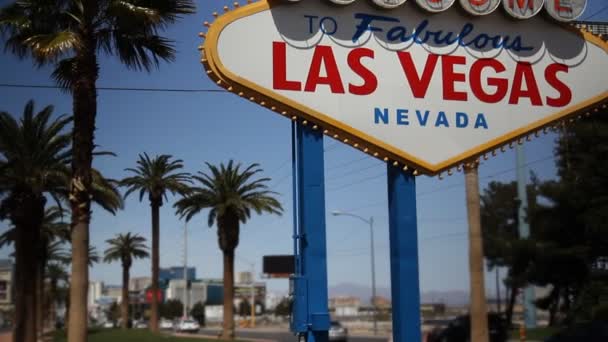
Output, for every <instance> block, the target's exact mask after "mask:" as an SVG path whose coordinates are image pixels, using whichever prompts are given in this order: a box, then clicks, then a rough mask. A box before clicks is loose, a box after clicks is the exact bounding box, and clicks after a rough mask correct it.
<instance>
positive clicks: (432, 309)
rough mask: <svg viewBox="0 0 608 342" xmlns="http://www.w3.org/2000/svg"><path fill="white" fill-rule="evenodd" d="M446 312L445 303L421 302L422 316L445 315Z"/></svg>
mask: <svg viewBox="0 0 608 342" xmlns="http://www.w3.org/2000/svg"><path fill="white" fill-rule="evenodd" d="M445 312H446V305H445V304H443V303H431V304H424V303H423V304H420V313H421V314H422V316H425V317H427V316H435V315H443V314H444V313H445Z"/></svg>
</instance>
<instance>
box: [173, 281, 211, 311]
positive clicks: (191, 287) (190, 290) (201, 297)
mask: <svg viewBox="0 0 608 342" xmlns="http://www.w3.org/2000/svg"><path fill="white" fill-rule="evenodd" d="M184 291H187V292H186V294H187V297H185V296H184ZM166 296H167V300H169V299H174V300H175V299H176V300H179V301H180V302H182V304H186V305H187V307H188V308H192V306H194V304H196V303H198V302H201V303H203V304H205V302H206V301H207V284H206V283H203V282H198V281H193V282H188V287H187V288H186V286H185V283H184V281H183V280H181V279H174V280H170V281H169V285H168V286H167V291H166ZM184 302H186V303H184Z"/></svg>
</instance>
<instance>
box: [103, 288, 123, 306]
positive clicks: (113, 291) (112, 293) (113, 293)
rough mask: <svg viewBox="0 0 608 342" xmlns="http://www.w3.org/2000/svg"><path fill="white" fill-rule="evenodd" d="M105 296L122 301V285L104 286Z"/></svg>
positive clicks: (118, 301)
mask: <svg viewBox="0 0 608 342" xmlns="http://www.w3.org/2000/svg"><path fill="white" fill-rule="evenodd" d="M103 293H104V296H105V297H109V298H112V299H114V300H116V302H117V303H120V302H121V301H122V286H120V285H108V286H106V287H105V288H104V292H103Z"/></svg>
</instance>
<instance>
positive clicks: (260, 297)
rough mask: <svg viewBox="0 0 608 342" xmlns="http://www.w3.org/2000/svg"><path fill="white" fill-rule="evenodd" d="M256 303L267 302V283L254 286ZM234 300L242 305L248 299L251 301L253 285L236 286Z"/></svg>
mask: <svg viewBox="0 0 608 342" xmlns="http://www.w3.org/2000/svg"><path fill="white" fill-rule="evenodd" d="M253 288H254V290H253V291H254V297H255V301H256V302H259V303H265V302H266V283H263V282H257V283H254V284H253ZM234 299H235V301H238V303H240V301H241V300H243V299H246V300H247V301H251V283H247V284H244V283H236V284H234Z"/></svg>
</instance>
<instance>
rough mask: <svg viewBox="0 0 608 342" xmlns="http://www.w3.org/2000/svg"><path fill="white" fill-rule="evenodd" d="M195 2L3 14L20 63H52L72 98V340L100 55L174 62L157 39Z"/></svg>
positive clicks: (136, 64)
mask: <svg viewBox="0 0 608 342" xmlns="http://www.w3.org/2000/svg"><path fill="white" fill-rule="evenodd" d="M193 12H194V3H193V1H192V0H156V1H136V0H97V1H91V0H19V1H14V2H12V3H10V4H9V5H7V6H5V7H3V8H2V9H1V10H0V34H3V36H4V37H5V45H6V48H7V49H8V50H9V51H12V52H13V53H14V54H16V55H17V56H18V57H20V58H26V57H28V56H31V57H32V58H33V60H34V62H35V64H37V65H44V64H47V63H51V64H55V70H54V72H53V74H52V76H53V78H54V79H55V81H56V82H57V84H59V85H60V86H62V87H63V88H65V89H66V90H67V91H69V92H70V93H71V94H72V97H73V113H74V132H73V158H72V175H71V183H70V184H71V186H70V205H71V207H72V215H73V218H72V219H73V227H72V241H73V244H74V250H73V254H72V258H73V262H72V285H73V286H72V287H71V293H70V296H71V297H72V301H71V304H70V305H72V306H73V308H72V309H73V310H72V312H73V313H74V315H72V316H71V317H72V318H71V319H70V322H69V333H68V341H69V342H84V341H86V339H87V337H86V336H87V319H86V317H87V315H86V313H87V312H86V309H87V308H86V301H87V289H88V268H87V247H88V246H87V243H88V240H89V222H90V205H91V200H90V196H89V195H90V193H91V182H92V175H91V167H92V162H93V148H94V141H93V138H94V136H93V133H94V131H95V117H96V115H97V84H96V83H97V79H98V77H99V63H98V54H99V53H100V52H101V53H104V54H106V55H111V56H116V57H118V59H119V60H120V61H121V63H123V64H124V65H126V66H127V67H128V68H131V69H135V70H142V69H144V70H146V71H150V70H152V68H153V67H155V66H158V64H159V62H160V60H161V59H162V60H164V61H172V60H174V58H175V57H174V56H175V50H174V48H173V42H172V41H171V40H169V39H167V38H165V37H162V36H161V35H159V33H160V32H161V31H163V30H164V29H166V28H167V27H168V26H169V25H170V24H173V23H175V22H176V21H177V20H178V19H179V17H180V16H181V15H182V14H188V13H193Z"/></svg>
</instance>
